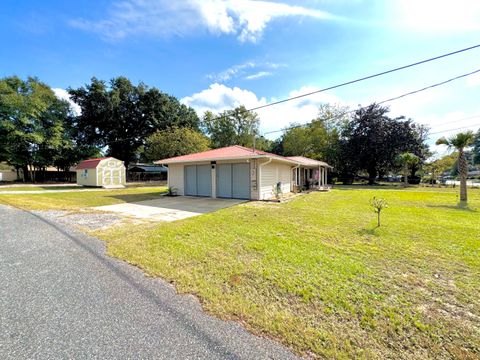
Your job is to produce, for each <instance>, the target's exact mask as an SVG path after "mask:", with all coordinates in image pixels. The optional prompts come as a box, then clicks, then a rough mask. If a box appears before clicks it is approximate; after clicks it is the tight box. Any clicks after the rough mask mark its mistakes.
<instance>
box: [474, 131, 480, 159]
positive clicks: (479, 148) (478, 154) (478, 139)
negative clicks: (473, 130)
mask: <svg viewBox="0 0 480 360" xmlns="http://www.w3.org/2000/svg"><path fill="white" fill-rule="evenodd" d="M473 163H474V164H480V129H478V131H477V134H476V135H475V140H474V142H473Z"/></svg>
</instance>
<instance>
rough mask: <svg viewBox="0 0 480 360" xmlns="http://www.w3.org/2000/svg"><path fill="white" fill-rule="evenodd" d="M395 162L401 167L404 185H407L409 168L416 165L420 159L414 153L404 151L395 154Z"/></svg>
mask: <svg viewBox="0 0 480 360" xmlns="http://www.w3.org/2000/svg"><path fill="white" fill-rule="evenodd" d="M397 162H398V163H399V165H400V166H401V167H402V168H403V181H404V186H408V174H409V173H410V168H411V167H412V166H414V165H417V164H418V163H419V162H420V159H419V157H418V156H417V155H415V154H412V153H410V152H404V153H401V154H400V155H398V156H397Z"/></svg>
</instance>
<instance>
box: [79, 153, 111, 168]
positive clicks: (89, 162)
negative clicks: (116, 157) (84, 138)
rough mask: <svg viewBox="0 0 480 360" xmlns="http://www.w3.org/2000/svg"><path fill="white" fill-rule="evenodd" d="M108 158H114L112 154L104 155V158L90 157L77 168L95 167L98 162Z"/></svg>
mask: <svg viewBox="0 0 480 360" xmlns="http://www.w3.org/2000/svg"><path fill="white" fill-rule="evenodd" d="M106 159H113V158H112V157H111V156H108V157H103V158H95V159H88V160H83V161H81V162H80V163H79V164H78V165H77V168H76V169H77V170H82V169H95V168H96V167H97V166H98V164H100V162H101V161H103V160H106Z"/></svg>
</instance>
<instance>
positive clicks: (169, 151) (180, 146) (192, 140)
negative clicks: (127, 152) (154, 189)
mask: <svg viewBox="0 0 480 360" xmlns="http://www.w3.org/2000/svg"><path fill="white" fill-rule="evenodd" d="M208 149H210V140H209V139H208V138H207V137H206V136H205V135H203V134H202V133H200V132H198V131H196V130H192V129H189V128H177V127H176V128H172V129H168V130H162V131H157V132H156V133H154V134H152V135H150V136H149V137H148V138H147V141H146V143H145V148H144V153H143V158H144V160H145V161H148V162H153V161H156V160H161V159H166V158H170V157H173V156H179V155H187V154H192V153H196V152H201V151H206V150H208Z"/></svg>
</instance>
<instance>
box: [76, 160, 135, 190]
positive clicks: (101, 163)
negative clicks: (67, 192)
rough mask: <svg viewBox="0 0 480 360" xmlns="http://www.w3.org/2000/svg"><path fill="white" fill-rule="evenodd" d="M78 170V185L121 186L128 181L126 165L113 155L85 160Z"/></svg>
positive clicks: (78, 166)
mask: <svg viewBox="0 0 480 360" xmlns="http://www.w3.org/2000/svg"><path fill="white" fill-rule="evenodd" d="M76 171H77V184H78V185H83V186H101V187H104V188H119V187H124V186H125V183H126V177H125V175H126V174H125V165H123V161H121V160H118V159H115V158H113V157H105V158H97V159H89V160H84V161H82V162H80V163H79V164H78V165H77V168H76Z"/></svg>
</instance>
